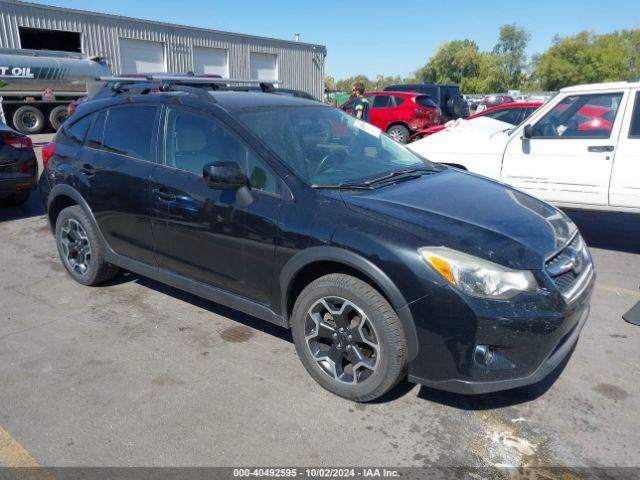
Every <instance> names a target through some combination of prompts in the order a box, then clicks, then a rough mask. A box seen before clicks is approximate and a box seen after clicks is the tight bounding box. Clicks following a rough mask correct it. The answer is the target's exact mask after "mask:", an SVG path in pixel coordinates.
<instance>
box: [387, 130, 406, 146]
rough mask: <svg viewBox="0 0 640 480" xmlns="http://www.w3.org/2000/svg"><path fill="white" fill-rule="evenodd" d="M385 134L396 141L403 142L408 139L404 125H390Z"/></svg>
mask: <svg viewBox="0 0 640 480" xmlns="http://www.w3.org/2000/svg"><path fill="white" fill-rule="evenodd" d="M387 135H389V136H390V137H391V138H393V139H394V140H395V141H396V142H398V143H402V144H405V143H407V142H408V141H409V129H408V128H407V127H405V126H404V125H392V126H390V127H389V128H388V129H387Z"/></svg>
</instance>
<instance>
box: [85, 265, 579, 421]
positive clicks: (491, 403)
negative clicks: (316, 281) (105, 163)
mask: <svg viewBox="0 0 640 480" xmlns="http://www.w3.org/2000/svg"><path fill="white" fill-rule="evenodd" d="M128 282H136V283H138V284H140V285H142V286H145V287H147V288H151V289H153V290H156V291H158V292H161V293H163V294H165V295H168V296H170V297H173V298H175V299H176V300H180V301H183V302H187V303H190V304H191V305H195V306H196V307H199V308H202V309H204V310H208V311H209V312H211V313H214V314H217V315H221V316H223V317H225V318H228V319H230V320H233V321H235V322H238V323H240V324H243V325H245V326H247V327H250V328H253V329H256V330H259V331H261V332H264V333H267V334H269V335H273V336H274V337H277V338H279V339H281V340H285V341H287V342H289V343H293V339H292V337H291V331H290V330H287V329H285V328H282V327H279V326H277V325H274V324H271V323H269V322H266V321H264V320H261V319H259V318H256V317H253V316H251V315H247V314H244V313H242V312H239V311H238V310H233V309H231V308H227V307H225V306H223V305H220V304H217V303H215V302H212V301H210V300H207V299H205V298H202V297H198V296H196V295H192V294H190V293H188V292H185V291H183V290H180V289H177V288H174V287H171V286H169V285H165V284H163V283H160V282H157V281H155V280H152V279H150V278H147V277H142V276H140V275H138V274H136V273H132V272H127V271H123V272H121V273H120V274H119V275H118V276H116V277H115V278H114V279H113V280H111V281H109V282H106V283H103V284H101V285H98V286H96V287H94V288H103V287H110V286H113V285H119V284H123V283H128ZM574 350H575V346H574V348H573V349H572V350H571V351H570V352H569V354H568V355H567V357H566V358H565V359H564V360H563V361H562V363H560V365H558V367H557V368H556V369H555V370H554V371H553V372H551V373H550V374H549V375H548V376H547V377H546V378H544V379H543V380H542V381H540V382H538V383H536V384H533V385H528V386H526V387H520V388H517V389H513V390H506V391H503V392H496V393H488V394H484V395H459V394H456V393H450V392H444V391H442V390H436V389H434V388H429V387H425V386H420V387H419V388H420V390H419V392H418V398H421V399H423V400H429V401H431V402H437V403H440V404H442V405H447V406H449V407H453V408H457V409H460V410H492V409H495V408H503V407H508V406H511V405H517V404H520V403H527V402H530V401H533V400H535V399H536V398H538V397H540V396H542V395H544V394H545V393H546V392H547V390H549V389H550V388H551V386H552V385H553V384H554V383H555V381H556V380H557V379H558V377H559V376H560V375H561V374H562V371H563V370H564V368H565V367H566V365H567V363H568V362H569V360H570V358H571V356H572V355H573V351H574ZM414 388H416V385H415V384H413V383H411V382H409V381H408V380H407V379H404V380H402V381H401V382H400V383H399V384H398V385H396V386H395V387H394V388H392V389H391V390H390V391H389V392H387V393H386V394H385V395H383V396H382V397H380V398H378V399H376V400H373V401H371V402H368V403H372V404H382V403H388V402H393V401H394V400H397V399H398V398H401V397H403V396H405V395H406V394H408V393H409V392H410V391H411V390H413V389H414Z"/></svg>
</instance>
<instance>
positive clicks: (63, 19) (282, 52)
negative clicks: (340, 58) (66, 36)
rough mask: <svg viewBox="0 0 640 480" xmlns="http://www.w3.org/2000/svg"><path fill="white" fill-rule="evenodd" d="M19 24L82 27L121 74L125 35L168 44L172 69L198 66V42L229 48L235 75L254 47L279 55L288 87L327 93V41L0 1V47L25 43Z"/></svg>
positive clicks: (89, 50) (85, 42) (87, 42)
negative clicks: (279, 37)
mask: <svg viewBox="0 0 640 480" xmlns="http://www.w3.org/2000/svg"><path fill="white" fill-rule="evenodd" d="M18 26H23V27H31V28H45V29H50V30H66V31H73V32H80V33H81V38H82V51H83V53H85V54H87V55H100V56H104V57H107V58H108V59H109V61H110V64H111V68H112V70H113V72H114V73H115V74H118V73H121V71H120V51H119V45H118V39H119V38H132V39H138V40H151V41H156V42H162V43H164V45H165V58H166V63H167V70H168V71H170V72H186V71H190V70H193V69H194V65H193V55H192V53H193V46H203V47H216V48H224V49H226V50H228V58H229V76H230V77H235V78H249V76H250V72H251V70H250V66H249V54H250V52H263V53H273V54H276V55H277V56H278V62H277V63H278V80H280V81H282V82H283V83H282V85H281V86H282V87H286V88H295V89H299V90H304V91H306V92H309V93H310V94H312V95H314V96H315V97H317V98H318V99H321V98H322V95H323V89H324V80H323V79H324V57H325V53H326V49H325V47H324V46H322V45H311V44H306V43H297V42H292V41H284V40H276V39H269V38H261V37H254V36H249V35H242V34H233V33H225V32H217V31H212V30H205V29H199V28H193V27H183V26H179V25H170V24H164V23H159V22H152V21H146V20H137V19H131V18H126V17H118V16H114V15H104V14H97V13H96V14H94V13H91V12H82V11H78V10H69V9H63V8H56V7H49V6H43V5H35V4H31V3H25V2H17V1H5V0H0V47H6V48H20V37H19V33H18Z"/></svg>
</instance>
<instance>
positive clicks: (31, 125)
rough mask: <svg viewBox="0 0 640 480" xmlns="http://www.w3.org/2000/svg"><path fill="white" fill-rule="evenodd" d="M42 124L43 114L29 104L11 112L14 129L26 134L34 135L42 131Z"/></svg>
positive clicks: (43, 122)
mask: <svg viewBox="0 0 640 480" xmlns="http://www.w3.org/2000/svg"><path fill="white" fill-rule="evenodd" d="M44 125H45V121H44V115H43V114H42V112H41V111H40V110H38V109H37V108H36V107H33V106H31V105H24V106H22V107H20V108H18V109H17V110H16V111H15V112H14V114H13V126H14V127H15V129H16V130H18V131H19V132H22V133H24V134H26V135H35V134H36V133H40V132H42V130H43V129H44Z"/></svg>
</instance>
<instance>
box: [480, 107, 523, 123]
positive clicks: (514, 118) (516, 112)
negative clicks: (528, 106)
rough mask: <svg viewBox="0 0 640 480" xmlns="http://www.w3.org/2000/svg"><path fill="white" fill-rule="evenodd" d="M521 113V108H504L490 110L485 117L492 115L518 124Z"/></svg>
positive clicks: (503, 120) (502, 120)
mask: <svg viewBox="0 0 640 480" xmlns="http://www.w3.org/2000/svg"><path fill="white" fill-rule="evenodd" d="M520 113H521V109H520V108H505V109H503V110H497V111H495V112H489V113H487V114H486V115H485V117H491V118H495V119H496V120H500V121H501V122H507V123H510V124H511V125H517V124H518V123H520V122H519V121H518V119H519V118H520Z"/></svg>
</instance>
